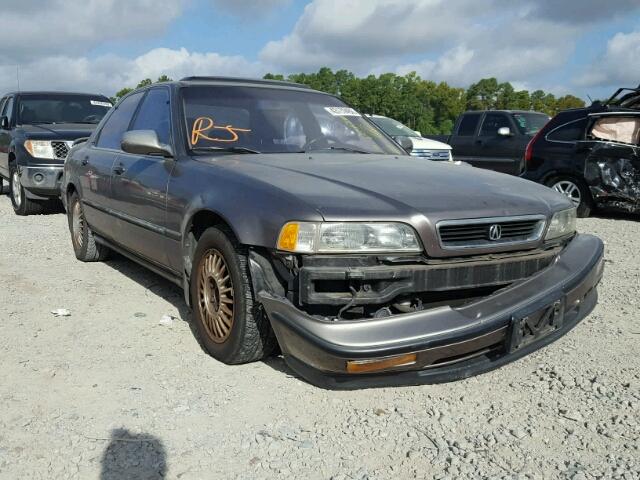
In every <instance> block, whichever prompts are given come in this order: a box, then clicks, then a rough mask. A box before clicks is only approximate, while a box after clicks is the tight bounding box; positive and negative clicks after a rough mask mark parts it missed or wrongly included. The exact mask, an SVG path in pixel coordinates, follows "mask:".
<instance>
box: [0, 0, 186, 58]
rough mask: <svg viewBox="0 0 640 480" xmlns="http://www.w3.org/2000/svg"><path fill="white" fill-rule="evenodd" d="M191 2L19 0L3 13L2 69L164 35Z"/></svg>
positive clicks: (0, 43) (0, 52)
mask: <svg viewBox="0 0 640 480" xmlns="http://www.w3.org/2000/svg"><path fill="white" fill-rule="evenodd" d="M188 1H189V0H83V1H82V2H77V1H69V0H23V1H21V2H20V5H19V7H17V6H16V7H14V8H8V7H6V6H3V7H2V42H0V64H1V63H4V64H8V63H23V62H25V61H29V60H32V59H34V58H38V57H42V56H45V55H60V54H61V52H64V55H78V54H84V53H86V52H89V51H90V50H91V49H92V48H94V47H95V46H97V45H99V44H100V43H101V42H104V41H105V40H113V39H128V38H132V39H133V38H141V37H145V36H149V35H155V34H159V33H162V32H163V31H164V29H165V28H166V26H167V25H168V24H169V23H170V22H171V21H172V20H174V19H176V18H177V17H178V16H179V15H180V14H181V13H182V11H183V9H184V6H185V5H186V3H187V2H188Z"/></svg>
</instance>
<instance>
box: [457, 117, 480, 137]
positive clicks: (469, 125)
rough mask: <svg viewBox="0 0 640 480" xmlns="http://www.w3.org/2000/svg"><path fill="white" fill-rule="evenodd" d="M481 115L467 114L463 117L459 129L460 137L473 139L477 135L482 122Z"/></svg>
mask: <svg viewBox="0 0 640 480" xmlns="http://www.w3.org/2000/svg"><path fill="white" fill-rule="evenodd" d="M480 115H481V114H480V113H467V114H465V115H463V116H462V120H461V121H460V126H459V127H458V135H459V136H461V137H471V136H473V135H475V134H476V129H477V128H478V122H479V121H480Z"/></svg>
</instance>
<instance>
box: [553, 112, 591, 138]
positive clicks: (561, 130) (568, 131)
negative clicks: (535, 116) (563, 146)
mask: <svg viewBox="0 0 640 480" xmlns="http://www.w3.org/2000/svg"><path fill="white" fill-rule="evenodd" d="M586 128H587V118H586V117H585V118H582V119H580V120H576V121H573V122H569V123H565V124H564V125H562V126H560V127H558V128H556V129H555V130H553V131H552V132H551V133H549V135H547V140H550V141H556V142H577V141H578V140H581V139H583V138H584V131H585V129H586Z"/></svg>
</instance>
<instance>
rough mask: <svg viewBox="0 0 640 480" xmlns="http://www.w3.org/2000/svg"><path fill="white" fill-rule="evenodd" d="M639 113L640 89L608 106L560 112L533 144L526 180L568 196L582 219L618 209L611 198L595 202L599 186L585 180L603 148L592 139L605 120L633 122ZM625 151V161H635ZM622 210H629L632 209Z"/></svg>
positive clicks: (529, 149) (620, 94) (628, 91)
mask: <svg viewBox="0 0 640 480" xmlns="http://www.w3.org/2000/svg"><path fill="white" fill-rule="evenodd" d="M638 109H640V87H639V88H621V89H618V91H616V93H615V94H614V95H613V96H612V97H611V98H610V99H609V100H607V101H606V102H604V103H600V102H595V103H594V104H593V105H591V106H589V107H586V108H576V109H572V110H566V111H564V112H560V113H559V114H557V115H556V116H555V117H554V118H553V119H552V120H551V121H550V122H549V123H548V124H547V125H545V126H544V128H542V129H541V130H540V131H539V132H538V134H537V135H536V136H535V137H534V138H533V139H532V140H531V142H529V145H528V146H527V149H526V152H525V171H524V173H523V174H522V177H523V178H526V179H528V180H533V181H534V182H538V183H542V184H544V185H547V186H549V187H551V188H554V189H555V190H557V191H558V192H560V193H563V194H565V195H567V196H568V197H569V198H570V199H571V201H572V202H573V203H574V205H576V207H577V208H578V215H579V216H582V217H586V216H588V215H589V213H590V212H591V210H592V209H593V208H594V207H597V206H601V207H605V206H606V207H613V208H616V205H614V204H612V202H610V201H609V200H610V199H609V198H607V199H605V198H604V196H602V195H601V194H597V195H596V198H594V192H592V190H593V189H592V188H591V187H597V185H590V184H589V182H590V181H591V182H593V181H596V180H595V179H593V178H592V179H591V180H590V181H588V179H587V178H585V172H586V171H587V170H588V168H587V166H588V164H589V163H590V162H589V158H591V157H592V156H593V155H594V147H600V146H601V142H599V141H598V140H599V139H602V138H601V136H599V135H592V134H591V129H592V127H593V126H594V124H595V122H596V121H597V120H598V119H600V118H602V117H620V118H632V117H634V116H637V114H638ZM602 140H608V141H612V140H615V139H614V138H606V139H602ZM636 140H637V139H636ZM618 143H619V142H618ZM631 143H633V142H631ZM623 144H624V142H623ZM622 148H623V150H626V152H627V153H626V154H623V157H626V158H628V159H631V158H632V157H634V155H635V153H634V152H635V149H633V148H626V149H625V148H624V147H622ZM596 150H598V151H599V150H601V149H600V148H596ZM594 158H595V157H594ZM636 200H640V197H639V198H638V199H636ZM618 207H621V209H622V210H627V211H628V210H629V208H628V206H627V207H624V206H621V205H618Z"/></svg>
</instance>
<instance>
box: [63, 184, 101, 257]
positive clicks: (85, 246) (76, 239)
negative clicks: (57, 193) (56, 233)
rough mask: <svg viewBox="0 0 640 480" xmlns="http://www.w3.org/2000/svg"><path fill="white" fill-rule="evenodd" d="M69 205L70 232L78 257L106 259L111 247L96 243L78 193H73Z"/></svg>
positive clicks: (74, 250)
mask: <svg viewBox="0 0 640 480" xmlns="http://www.w3.org/2000/svg"><path fill="white" fill-rule="evenodd" d="M68 205H69V208H68V210H67V219H68V221H69V232H70V233H71V244H72V245H73V252H74V253H75V254H76V258H77V259H78V260H81V261H83V262H101V261H103V260H106V258H107V256H108V255H109V249H108V248H107V247H105V246H104V245H100V244H99V243H96V240H95V238H94V236H93V232H92V231H91V228H90V227H89V225H88V224H87V221H86V220H85V218H84V210H83V208H82V203H81V202H80V197H78V194H77V193H75V192H74V193H72V194H71V196H70V197H69V201H68Z"/></svg>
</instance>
